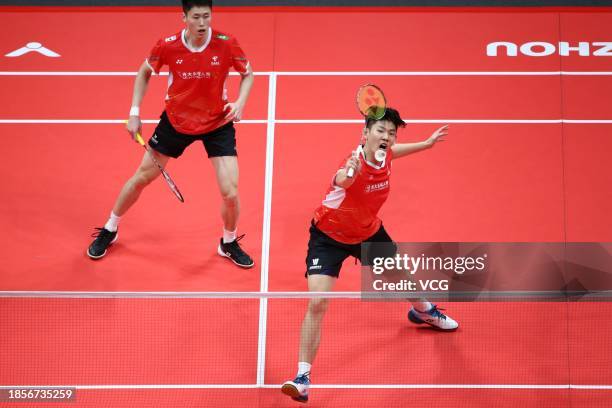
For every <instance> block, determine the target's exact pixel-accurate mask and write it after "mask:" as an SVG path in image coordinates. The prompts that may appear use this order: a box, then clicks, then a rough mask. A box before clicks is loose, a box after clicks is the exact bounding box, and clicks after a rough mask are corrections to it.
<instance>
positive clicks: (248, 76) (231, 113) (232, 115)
mask: <svg viewBox="0 0 612 408" xmlns="http://www.w3.org/2000/svg"><path fill="white" fill-rule="evenodd" d="M254 80H255V76H254V75H253V68H252V67H251V65H250V64H249V65H248V66H247V72H246V73H245V74H243V75H241V79H240V89H239V91H238V99H236V102H230V103H228V104H226V105H225V107H224V110H225V111H226V112H227V113H226V114H225V118H226V119H228V120H233V121H234V122H239V121H240V119H242V111H243V110H244V106H245V105H246V102H247V99H249V95H250V93H251V88H252V87H253V81H254Z"/></svg>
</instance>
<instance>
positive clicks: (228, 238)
mask: <svg viewBox="0 0 612 408" xmlns="http://www.w3.org/2000/svg"><path fill="white" fill-rule="evenodd" d="M236 231H238V230H237V229H235V230H234V231H228V230H226V229H225V228H223V243H224V244H227V243H228V242H232V241H235V240H236Z"/></svg>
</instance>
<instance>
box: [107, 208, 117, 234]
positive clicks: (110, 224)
mask: <svg viewBox="0 0 612 408" xmlns="http://www.w3.org/2000/svg"><path fill="white" fill-rule="evenodd" d="M120 220H121V217H118V216H116V215H115V213H114V212H112V211H111V214H110V218H109V219H108V221H106V224H104V228H106V229H107V230H109V231H110V232H115V231H117V228H118V227H119V221H120Z"/></svg>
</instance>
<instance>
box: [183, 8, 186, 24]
mask: <svg viewBox="0 0 612 408" xmlns="http://www.w3.org/2000/svg"><path fill="white" fill-rule="evenodd" d="M186 22H187V14H185V12H184V11H183V23H186Z"/></svg>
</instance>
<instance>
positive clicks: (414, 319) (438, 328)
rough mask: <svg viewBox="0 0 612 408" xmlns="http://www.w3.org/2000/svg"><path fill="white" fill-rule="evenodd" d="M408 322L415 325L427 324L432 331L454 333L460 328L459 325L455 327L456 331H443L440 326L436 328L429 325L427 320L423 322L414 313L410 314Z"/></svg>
mask: <svg viewBox="0 0 612 408" xmlns="http://www.w3.org/2000/svg"><path fill="white" fill-rule="evenodd" d="M408 320H410V321H411V322H412V323H414V324H426V325H428V326H429V327H431V328H432V329H434V330H438V331H441V332H452V331H455V330H457V329H458V328H459V325H457V327H455V328H454V329H443V328H441V327H438V326H436V325H434V324H431V323H427V322H426V321H425V320H421V319H419V318H418V317H416V316H413V315H412V313H410V312H408Z"/></svg>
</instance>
